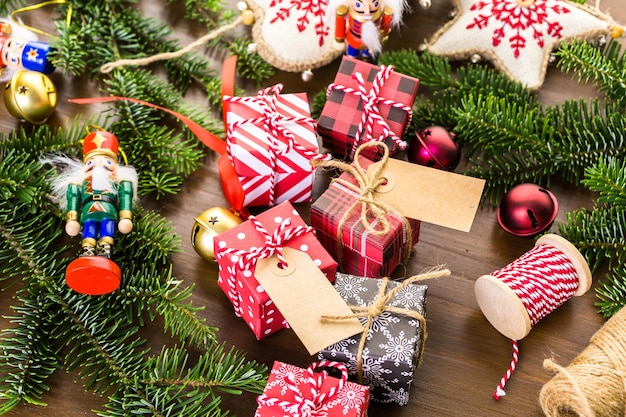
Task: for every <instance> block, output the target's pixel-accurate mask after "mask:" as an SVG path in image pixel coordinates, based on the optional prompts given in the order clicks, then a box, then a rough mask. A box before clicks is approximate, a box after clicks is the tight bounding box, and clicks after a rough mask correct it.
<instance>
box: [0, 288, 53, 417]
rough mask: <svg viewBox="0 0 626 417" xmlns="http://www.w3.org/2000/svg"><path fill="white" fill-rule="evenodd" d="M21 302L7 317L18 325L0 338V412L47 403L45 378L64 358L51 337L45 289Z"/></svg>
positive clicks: (47, 388) (3, 332)
mask: <svg viewBox="0 0 626 417" xmlns="http://www.w3.org/2000/svg"><path fill="white" fill-rule="evenodd" d="M20 301H21V302H22V304H21V305H20V306H16V307H12V309H13V310H14V311H15V315H13V316H9V317H7V319H9V320H10V321H11V322H12V323H13V324H15V328H13V329H4V330H3V331H2V338H1V339H0V341H1V344H0V364H1V366H0V375H2V377H1V379H0V381H1V382H2V384H1V385H0V414H6V413H8V412H9V411H11V410H12V409H13V408H14V407H15V406H17V405H18V404H20V403H22V402H25V403H30V404H35V405H40V406H44V405H46V404H45V402H43V401H42V395H43V394H44V393H45V392H46V391H48V390H49V387H48V385H46V383H45V381H46V380H47V378H48V377H49V376H50V375H52V374H53V373H54V371H56V369H57V368H58V363H59V361H60V357H59V353H58V347H57V346H55V344H54V343H53V342H52V340H51V339H50V338H49V337H48V334H49V330H50V327H51V326H50V322H49V321H48V320H46V316H47V314H46V311H47V305H48V304H49V301H48V300H47V296H46V294H45V292H34V293H33V292H31V293H30V294H29V297H22V298H20Z"/></svg>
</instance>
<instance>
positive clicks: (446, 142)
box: [407, 126, 461, 171]
mask: <svg viewBox="0 0 626 417" xmlns="http://www.w3.org/2000/svg"><path fill="white" fill-rule="evenodd" d="M407 158H408V160H409V161H410V162H413V163H414V164H418V165H423V166H427V167H432V168H437V169H443V170H446V171H453V170H454V169H455V168H456V166H457V165H458V164H459V161H460V160H461V149H460V147H459V145H458V144H457V142H456V135H455V134H454V133H450V132H448V130H447V129H445V128H443V127H441V126H431V127H427V128H426V129H422V130H420V131H419V132H417V133H416V134H415V140H412V141H411V143H410V144H409V148H408V150H407Z"/></svg>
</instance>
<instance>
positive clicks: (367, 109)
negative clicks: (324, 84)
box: [326, 65, 413, 159]
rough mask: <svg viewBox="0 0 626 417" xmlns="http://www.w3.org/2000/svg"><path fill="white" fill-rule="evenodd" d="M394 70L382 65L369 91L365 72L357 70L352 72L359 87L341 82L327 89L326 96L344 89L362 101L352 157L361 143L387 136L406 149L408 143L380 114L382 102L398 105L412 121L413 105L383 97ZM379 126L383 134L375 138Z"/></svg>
mask: <svg viewBox="0 0 626 417" xmlns="http://www.w3.org/2000/svg"><path fill="white" fill-rule="evenodd" d="M392 72H393V66H392V65H388V66H385V65H381V67H380V71H379V72H378V73H377V74H376V77H375V78H374V81H373V83H372V87H371V89H370V90H369V91H367V88H366V86H365V80H364V79H363V74H361V73H360V72H355V73H353V74H352V78H354V80H355V81H356V84H357V88H356V89H354V88H351V87H347V86H344V85H341V84H335V83H331V84H330V85H329V86H328V89H327V90H326V96H328V95H329V94H330V92H331V91H332V90H338V91H343V92H345V93H348V94H354V95H355V96H357V97H359V98H360V99H361V101H362V108H363V112H362V113H361V120H360V121H359V126H358V129H357V133H356V140H355V141H354V144H353V146H352V149H351V150H350V155H349V156H350V159H352V158H354V154H355V150H356V147H357V145H358V144H359V143H365V142H369V141H370V140H376V141H379V142H382V141H384V140H385V139H386V138H390V139H391V140H393V141H394V142H395V143H396V144H397V145H398V147H399V148H400V149H406V147H407V143H406V142H405V141H403V140H402V139H401V138H399V137H398V136H397V135H396V134H395V133H394V132H393V131H392V130H391V128H390V127H389V124H388V123H387V120H385V118H384V117H383V116H382V115H381V114H380V108H379V105H380V104H384V105H389V106H392V107H397V108H400V109H402V110H404V111H405V112H407V114H408V115H409V122H410V121H411V117H412V114H413V111H412V109H411V106H407V105H405V104H402V103H398V102H397V101H394V100H391V99H388V98H385V97H381V96H380V90H381V88H382V87H383V85H385V82H386V81H387V79H388V78H389V75H390V74H391V73H392ZM376 126H379V127H380V129H381V134H380V135H379V136H378V137H377V138H375V137H374V136H373V132H374V128H375V127H376Z"/></svg>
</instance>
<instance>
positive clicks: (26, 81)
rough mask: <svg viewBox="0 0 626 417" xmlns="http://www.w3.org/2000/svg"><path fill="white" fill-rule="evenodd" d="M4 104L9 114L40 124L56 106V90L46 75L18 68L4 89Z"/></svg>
mask: <svg viewBox="0 0 626 417" xmlns="http://www.w3.org/2000/svg"><path fill="white" fill-rule="evenodd" d="M4 104H5V105H6V107H7V110H8V111H9V113H11V115H13V116H15V117H17V118H18V119H24V120H26V121H28V122H30V123H34V124H36V125H40V124H43V123H45V122H46V120H48V117H50V115H51V114H52V113H53V112H54V110H55V108H56V105H57V90H56V87H55V86H54V84H53V83H52V80H50V78H49V77H48V76H47V75H45V74H42V73H40V72H37V71H29V70H18V71H16V72H15V74H13V76H12V77H11V79H10V80H9V82H8V83H7V85H6V87H5V89H4Z"/></svg>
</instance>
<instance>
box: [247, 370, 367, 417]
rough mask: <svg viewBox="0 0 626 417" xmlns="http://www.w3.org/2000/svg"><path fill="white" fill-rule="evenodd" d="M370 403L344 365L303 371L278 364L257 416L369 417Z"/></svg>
mask: <svg viewBox="0 0 626 417" xmlns="http://www.w3.org/2000/svg"><path fill="white" fill-rule="evenodd" d="M326 368H330V370H331V372H332V371H333V370H334V371H338V372H339V373H340V377H339V378H335V377H332V376H330V375H329V372H327V371H326V370H325V369H326ZM318 369H319V371H318ZM369 402H370V395H369V387H367V386H364V385H359V384H356V383H354V382H350V381H348V370H347V368H346V366H345V365H343V364H340V363H338V362H334V361H326V360H324V361H320V362H315V363H313V364H311V365H310V366H309V367H308V368H307V369H303V368H299V367H297V366H294V365H289V364H286V363H283V362H278V361H276V362H274V366H273V367H272V370H271V372H270V376H269V379H268V381H267V385H266V386H265V390H264V391H263V394H261V395H260V396H259V397H258V398H257V403H258V404H259V406H258V408H257V410H256V412H255V414H254V416H255V417H277V416H282V417H303V416H310V417H366V416H367V408H368V406H369Z"/></svg>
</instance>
